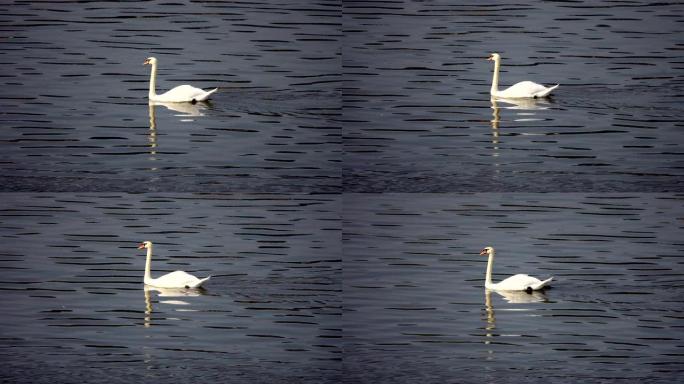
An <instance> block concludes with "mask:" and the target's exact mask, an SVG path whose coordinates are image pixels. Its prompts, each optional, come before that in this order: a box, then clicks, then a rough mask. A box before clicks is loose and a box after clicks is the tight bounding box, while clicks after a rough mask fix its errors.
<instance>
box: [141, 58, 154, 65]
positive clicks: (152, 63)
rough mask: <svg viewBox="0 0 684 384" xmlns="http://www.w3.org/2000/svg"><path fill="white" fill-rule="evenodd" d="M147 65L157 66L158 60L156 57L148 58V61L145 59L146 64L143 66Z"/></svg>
mask: <svg viewBox="0 0 684 384" xmlns="http://www.w3.org/2000/svg"><path fill="white" fill-rule="evenodd" d="M147 64H149V65H155V64H157V59H156V58H155V57H148V58H147V59H145V62H143V65H147Z"/></svg>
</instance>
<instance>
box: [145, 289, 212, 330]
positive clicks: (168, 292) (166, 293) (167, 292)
mask: <svg viewBox="0 0 684 384" xmlns="http://www.w3.org/2000/svg"><path fill="white" fill-rule="evenodd" d="M143 291H144V292H145V321H144V325H145V328H149V327H150V326H152V312H153V308H152V299H151V297H152V294H151V291H154V292H156V293H157V296H158V297H162V298H166V297H196V296H202V295H205V294H206V290H205V289H204V288H157V287H152V286H149V285H145V286H144V288H143ZM158 303H160V304H169V305H178V306H185V305H190V303H189V302H187V301H185V300H178V299H172V300H166V299H164V300H159V301H158ZM177 310H178V311H185V312H190V311H192V310H189V309H177Z"/></svg>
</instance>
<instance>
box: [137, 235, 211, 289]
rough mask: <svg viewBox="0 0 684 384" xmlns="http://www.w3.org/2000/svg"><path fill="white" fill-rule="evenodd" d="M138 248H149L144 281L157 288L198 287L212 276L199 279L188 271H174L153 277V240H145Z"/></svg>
mask: <svg viewBox="0 0 684 384" xmlns="http://www.w3.org/2000/svg"><path fill="white" fill-rule="evenodd" d="M138 249H147V258H146V259H145V276H144V277H143V282H144V283H145V285H148V286H151V287H156V288H198V287H200V286H201V285H202V284H203V283H204V282H205V281H207V280H209V278H211V276H208V277H205V278H204V279H198V278H197V277H195V276H193V275H191V274H189V273H187V272H184V271H174V272H171V273H167V274H166V275H163V276H160V277H158V278H156V279H155V278H153V277H152V273H151V271H150V269H151V265H152V242H151V241H143V242H142V243H141V244H140V245H139V246H138Z"/></svg>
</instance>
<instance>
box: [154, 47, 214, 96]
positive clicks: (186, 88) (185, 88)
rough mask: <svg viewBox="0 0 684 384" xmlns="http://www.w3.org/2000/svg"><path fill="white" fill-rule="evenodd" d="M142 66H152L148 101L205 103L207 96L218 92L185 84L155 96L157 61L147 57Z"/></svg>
mask: <svg viewBox="0 0 684 384" xmlns="http://www.w3.org/2000/svg"><path fill="white" fill-rule="evenodd" d="M143 64H144V65H148V64H149V65H151V66H152V71H151V72H150V91H149V93H148V96H147V97H148V98H149V99H150V101H157V102H162V103H185V102H195V101H205V100H208V99H209V96H210V95H211V94H212V93H214V92H216V91H217V90H218V88H214V89H212V90H210V91H205V90H203V89H199V88H195V87H193V86H191V85H187V84H185V85H179V86H177V87H175V88H173V89H171V90H170V91H168V92H165V93H162V94H161V95H157V91H156V84H157V59H156V58H155V57H148V58H147V59H146V60H145V62H144V63H143Z"/></svg>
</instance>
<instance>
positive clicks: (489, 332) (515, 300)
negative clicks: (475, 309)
mask: <svg viewBox="0 0 684 384" xmlns="http://www.w3.org/2000/svg"><path fill="white" fill-rule="evenodd" d="M492 292H496V293H497V294H499V295H500V296H501V297H503V299H504V300H506V302H508V303H510V304H525V303H547V302H549V299H548V298H547V297H546V294H545V293H544V291H543V290H542V291H532V292H531V293H527V292H526V291H493V290H491V289H486V288H485V314H486V316H487V317H486V319H485V320H486V324H485V339H484V344H485V345H489V344H492V342H494V338H496V337H498V336H499V334H497V333H495V330H496V317H495V315H494V305H492ZM508 310H515V309H512V308H509V309H508ZM521 310H523V311H524V310H525V309H521ZM493 358H494V350H492V349H488V350H487V357H486V360H492V359H493Z"/></svg>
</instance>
